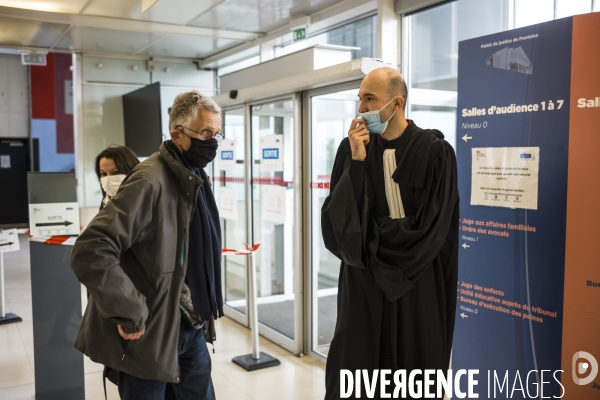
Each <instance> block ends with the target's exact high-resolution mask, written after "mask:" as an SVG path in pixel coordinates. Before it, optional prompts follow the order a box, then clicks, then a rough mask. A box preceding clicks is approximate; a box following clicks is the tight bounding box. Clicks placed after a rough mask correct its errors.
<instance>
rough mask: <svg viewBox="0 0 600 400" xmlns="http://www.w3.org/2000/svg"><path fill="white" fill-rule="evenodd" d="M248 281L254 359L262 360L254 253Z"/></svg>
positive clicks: (251, 256) (249, 258)
mask: <svg viewBox="0 0 600 400" xmlns="http://www.w3.org/2000/svg"><path fill="white" fill-rule="evenodd" d="M248 264H249V265H248V266H249V268H248V280H249V284H250V288H249V289H250V296H249V298H248V310H249V312H250V315H249V317H250V331H251V334H252V358H253V359H254V360H258V359H260V348H259V343H258V305H257V304H256V267H255V266H254V253H252V254H250V255H249V256H248Z"/></svg>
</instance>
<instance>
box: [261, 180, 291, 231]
mask: <svg viewBox="0 0 600 400" xmlns="http://www.w3.org/2000/svg"><path fill="white" fill-rule="evenodd" d="M285 191H286V188H285V187H283V186H270V185H269V186H264V187H263V189H262V218H263V219H264V220H266V221H271V222H273V223H275V224H284V223H285V216H286V208H285V207H286V204H285V203H286V201H285Z"/></svg>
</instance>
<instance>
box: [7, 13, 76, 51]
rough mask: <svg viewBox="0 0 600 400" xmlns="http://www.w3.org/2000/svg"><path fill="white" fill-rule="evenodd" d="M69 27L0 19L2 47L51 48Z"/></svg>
mask: <svg viewBox="0 0 600 400" xmlns="http://www.w3.org/2000/svg"><path fill="white" fill-rule="evenodd" d="M66 28H67V25H59V24H47V23H42V22H32V21H23V20H18V19H11V18H4V17H0V45H7V46H34V47H50V46H52V44H53V43H54V41H55V40H56V39H57V38H58V37H59V36H60V35H61V34H62V32H63V31H64V30H65V29H66Z"/></svg>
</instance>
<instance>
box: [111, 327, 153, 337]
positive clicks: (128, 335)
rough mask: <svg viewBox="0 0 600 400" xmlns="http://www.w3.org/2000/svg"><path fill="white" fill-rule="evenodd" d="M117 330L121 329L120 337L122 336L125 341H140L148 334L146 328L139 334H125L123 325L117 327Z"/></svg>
mask: <svg viewBox="0 0 600 400" xmlns="http://www.w3.org/2000/svg"><path fill="white" fill-rule="evenodd" d="M117 328H118V329H119V335H121V337H122V338H123V339H125V340H138V339H139V338H141V337H142V335H143V334H144V333H146V328H144V329H142V330H141V331H140V332H138V333H125V332H123V328H121V325H117Z"/></svg>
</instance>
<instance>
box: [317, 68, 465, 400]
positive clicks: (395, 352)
mask: <svg viewBox="0 0 600 400" xmlns="http://www.w3.org/2000/svg"><path fill="white" fill-rule="evenodd" d="M406 97H407V89H406V84H405V83H404V80H403V78H402V76H401V75H400V73H399V72H398V71H396V70H395V69H392V68H378V69H375V70H373V71H372V72H370V73H369V74H368V75H367V76H366V77H365V78H364V80H363V81H362V83H361V86H360V91H359V98H360V107H359V109H358V112H359V113H360V114H361V115H362V114H363V113H367V114H365V115H363V116H364V119H363V118H356V119H354V120H353V121H352V124H351V126H350V130H349V132H348V138H345V139H344V140H343V141H342V143H341V144H340V146H339V148H338V152H337V155H336V158H335V162H334V165H333V171H332V173H331V192H330V194H329V196H328V197H327V199H326V200H325V203H324V205H323V209H322V221H321V226H322V231H323V239H324V241H325V245H326V247H327V249H328V250H329V251H331V252H332V253H333V254H334V255H336V256H337V257H338V258H340V259H341V260H342V265H341V268H340V277H339V286H338V300H337V304H338V316H337V322H336V328H335V333H334V337H333V340H332V342H331V347H330V350H329V355H328V359H327V369H326V386H327V393H326V396H325V398H326V399H338V398H340V370H342V369H345V370H350V371H351V373H352V374H353V375H355V371H356V370H359V369H360V370H365V369H366V370H367V371H368V373H369V376H370V377H372V376H373V371H374V370H376V369H377V370H382V369H390V370H392V374H393V371H396V370H399V369H404V370H406V376H407V380H408V376H409V374H410V372H411V371H412V370H415V369H420V370H425V369H436V370H437V369H440V370H443V371H447V369H448V366H449V362H450V352H451V349H452V335H453V330H454V319H455V310H456V287H457V278H458V233H459V232H458V222H459V216H458V188H457V174H456V157H455V154H454V150H453V148H452V147H451V146H450V144H449V143H448V142H446V141H445V140H444V139H443V137H444V136H443V135H442V134H441V132H439V131H437V130H423V129H421V128H419V127H417V126H416V125H415V123H414V122H413V121H410V120H406V118H405V114H404V108H405V105H406ZM376 110H380V112H379V116H378V117H379V118H376V117H375V118H373V114H377V113H376V112H373V111H376ZM365 120H366V121H365ZM385 121H387V122H385ZM369 130H371V131H372V132H369ZM373 131H374V132H379V134H377V133H373ZM387 378H388V379H390V378H391V376H390V375H388V377H387ZM422 378H423V375H420V380H422ZM393 389H394V383H393V379H392V383H391V389H390V387H389V386H388V389H387V392H388V393H392V392H393ZM431 390H432V392H433V391H435V390H436V388H435V387H433V388H432V389H431ZM361 395H362V396H363V397H364V398H366V394H365V390H364V386H363V390H362V391H361ZM379 396H380V392H379V390H378V391H377V393H376V396H375V398H379ZM359 397H360V396H359ZM352 398H356V392H354V393H353V395H352Z"/></svg>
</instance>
